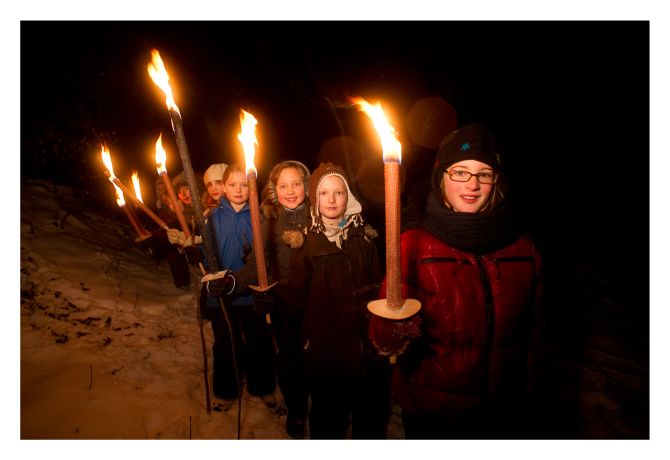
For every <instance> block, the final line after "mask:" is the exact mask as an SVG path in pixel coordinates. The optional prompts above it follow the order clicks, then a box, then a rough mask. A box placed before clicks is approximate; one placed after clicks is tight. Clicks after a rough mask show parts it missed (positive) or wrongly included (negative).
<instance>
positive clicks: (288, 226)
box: [233, 201, 310, 292]
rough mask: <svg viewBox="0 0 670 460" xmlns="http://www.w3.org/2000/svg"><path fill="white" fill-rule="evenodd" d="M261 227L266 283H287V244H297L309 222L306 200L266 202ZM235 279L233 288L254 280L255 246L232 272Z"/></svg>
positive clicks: (255, 279)
mask: <svg viewBox="0 0 670 460" xmlns="http://www.w3.org/2000/svg"><path fill="white" fill-rule="evenodd" d="M262 211H263V214H262V217H263V219H262V221H261V231H262V234H263V251H264V256H265V267H266V270H267V275H268V283H269V284H272V283H274V282H275V281H278V282H279V285H280V286H286V285H287V284H288V278H289V272H290V258H291V245H293V246H299V245H300V244H301V242H302V239H303V230H304V229H305V227H306V226H307V225H308V224H309V222H310V217H309V204H308V202H307V201H306V202H305V203H303V204H302V205H300V206H298V208H296V209H293V210H292V209H286V208H284V207H283V206H281V205H276V206H275V205H269V206H263V208H262ZM233 275H234V276H235V279H236V280H237V283H236V287H235V292H239V291H240V290H243V289H245V288H246V287H247V286H248V285H250V284H258V267H257V264H256V255H255V249H253V248H252V251H251V254H250V255H249V257H247V262H246V264H245V266H244V267H243V268H241V269H240V270H237V271H235V272H234V273H233Z"/></svg>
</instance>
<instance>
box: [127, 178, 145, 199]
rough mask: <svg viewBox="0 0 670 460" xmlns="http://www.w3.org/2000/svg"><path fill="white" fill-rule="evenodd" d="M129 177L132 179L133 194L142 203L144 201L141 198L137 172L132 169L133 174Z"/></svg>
mask: <svg viewBox="0 0 670 460" xmlns="http://www.w3.org/2000/svg"><path fill="white" fill-rule="evenodd" d="M130 179H131V180H132V181H133V188H134V189H135V196H136V197H137V199H138V200H140V201H142V203H144V201H143V200H142V190H141V188H140V176H139V173H138V172H137V171H133V175H132V176H130Z"/></svg>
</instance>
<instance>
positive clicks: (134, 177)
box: [124, 171, 151, 241]
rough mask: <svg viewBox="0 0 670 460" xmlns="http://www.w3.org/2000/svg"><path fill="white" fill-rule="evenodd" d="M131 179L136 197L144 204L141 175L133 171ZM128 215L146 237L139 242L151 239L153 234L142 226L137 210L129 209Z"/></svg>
mask: <svg viewBox="0 0 670 460" xmlns="http://www.w3.org/2000/svg"><path fill="white" fill-rule="evenodd" d="M130 179H131V180H132V182H133V189H134V190H135V196H136V197H137V198H138V199H139V200H140V201H141V202H142V203H144V200H143V199H142V190H141V188H140V176H139V173H138V172H137V171H133V174H132V176H130ZM124 201H125V200H124ZM127 213H128V215H129V216H131V219H132V220H133V221H134V222H135V224H137V227H139V228H140V230H141V233H142V234H143V235H144V236H143V237H141V238H140V240H139V241H143V240H145V239H147V238H149V237H150V236H151V234H150V233H149V232H148V231H147V230H146V229H145V228H144V227H143V226H142V224H141V223H140V220H139V219H138V218H137V214H135V210H134V209H133V208H127ZM133 226H134V225H133Z"/></svg>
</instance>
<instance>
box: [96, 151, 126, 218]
mask: <svg viewBox="0 0 670 460" xmlns="http://www.w3.org/2000/svg"><path fill="white" fill-rule="evenodd" d="M101 147H102V152H101V156H102V163H103V164H104V165H105V167H106V168H107V172H108V173H109V181H110V182H111V183H112V185H113V186H114V189H115V190H116V204H118V205H119V207H121V206H125V205H126V200H125V199H124V198H123V192H122V191H121V189H120V188H119V186H118V185H116V184H115V183H114V179H116V176H115V175H114V167H113V166H112V157H111V155H110V154H109V150H108V149H107V147H105V146H104V145H103V146H101Z"/></svg>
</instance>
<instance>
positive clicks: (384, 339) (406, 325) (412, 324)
mask: <svg viewBox="0 0 670 460" xmlns="http://www.w3.org/2000/svg"><path fill="white" fill-rule="evenodd" d="M420 323H421V319H420V318H419V317H418V316H416V315H415V316H413V317H411V318H409V319H406V320H400V321H398V320H390V319H386V318H381V317H378V316H375V317H373V318H372V319H371V321H370V328H369V335H370V340H371V341H372V344H373V345H374V346H375V348H376V349H377V351H378V352H379V354H381V355H394V354H401V353H402V352H403V351H405V349H406V348H407V346H408V345H409V344H410V342H411V341H412V340H413V339H415V338H417V337H419V336H420V335H421V328H420V327H419V324H420Z"/></svg>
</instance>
